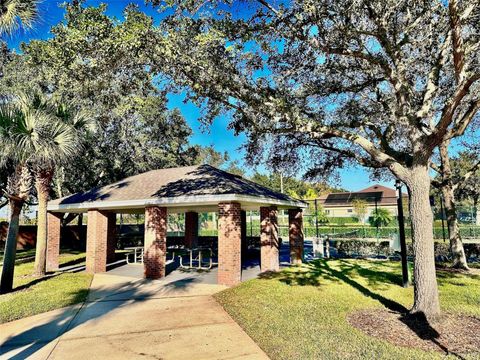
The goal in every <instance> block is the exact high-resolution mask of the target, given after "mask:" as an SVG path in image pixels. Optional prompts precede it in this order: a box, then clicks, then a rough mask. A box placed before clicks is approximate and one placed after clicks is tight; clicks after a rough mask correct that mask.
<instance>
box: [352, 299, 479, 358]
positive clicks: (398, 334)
mask: <svg viewBox="0 0 480 360" xmlns="http://www.w3.org/2000/svg"><path fill="white" fill-rule="evenodd" d="M348 322H349V323H350V324H351V325H352V326H354V327H355V328H357V329H359V330H361V331H363V332H364V333H366V334H367V335H370V336H373V337H376V338H379V339H383V340H386V341H388V342H390V343H392V344H394V345H398V346H404V347H409V348H418V349H421V350H426V351H430V350H434V351H439V352H442V353H444V354H454V355H458V356H459V355H460V354H467V353H471V352H480V319H477V318H475V317H471V316H466V315H453V314H443V315H442V316H441V318H439V319H438V320H436V321H435V322H434V323H429V322H428V321H426V320H425V319H424V318H423V319H422V318H421V317H419V316H412V315H405V314H399V313H398V312H393V311H389V310H383V309H382V310H377V309H368V310H362V311H358V312H355V313H352V314H350V315H349V316H348Z"/></svg>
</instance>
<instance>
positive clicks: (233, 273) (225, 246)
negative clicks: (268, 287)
mask: <svg viewBox="0 0 480 360" xmlns="http://www.w3.org/2000/svg"><path fill="white" fill-rule="evenodd" d="M241 238H242V236H241V208H240V204H238V203H220V204H218V283H219V284H223V285H228V286H232V285H235V284H238V283H239V282H240V280H241V278H242V257H241V241H242V240H241Z"/></svg>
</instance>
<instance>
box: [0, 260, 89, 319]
mask: <svg viewBox="0 0 480 360" xmlns="http://www.w3.org/2000/svg"><path fill="white" fill-rule="evenodd" d="M84 261H85V253H81V252H71V251H70V252H63V253H61V254H60V264H61V265H62V264H64V265H65V264H82V263H84ZM32 273H33V262H28V263H24V264H17V265H16V266H15V278H14V284H13V285H14V291H13V292H11V293H9V294H4V295H0V323H4V322H7V321H12V320H16V319H20V318H23V317H26V316H31V315H35V314H39V313H42V312H45V311H50V310H53V309H58V308H61V307H64V306H67V305H72V304H76V303H79V302H83V301H84V300H85V298H86V296H87V294H88V288H89V286H90V282H91V280H92V275H89V274H85V273H84V272H79V273H60V272H59V273H55V274H52V276H49V277H45V278H37V277H35V276H33V275H32Z"/></svg>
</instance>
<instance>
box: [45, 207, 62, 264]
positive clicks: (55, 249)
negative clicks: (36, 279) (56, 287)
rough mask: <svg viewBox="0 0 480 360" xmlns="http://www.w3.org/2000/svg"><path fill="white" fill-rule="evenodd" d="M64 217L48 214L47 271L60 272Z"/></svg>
mask: <svg viewBox="0 0 480 360" xmlns="http://www.w3.org/2000/svg"><path fill="white" fill-rule="evenodd" d="M62 215H63V214H60V213H51V212H48V213H47V271H55V270H58V266H59V265H58V257H59V254H60V230H61V219H62Z"/></svg>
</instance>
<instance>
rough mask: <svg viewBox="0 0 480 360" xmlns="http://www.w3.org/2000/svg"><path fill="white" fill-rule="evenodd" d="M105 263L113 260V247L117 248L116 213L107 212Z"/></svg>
mask: <svg viewBox="0 0 480 360" xmlns="http://www.w3.org/2000/svg"><path fill="white" fill-rule="evenodd" d="M107 221H108V224H107V227H108V229H107V264H110V263H112V262H114V261H115V249H116V248H117V237H116V231H117V229H116V227H117V214H115V213H108V214H107Z"/></svg>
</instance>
